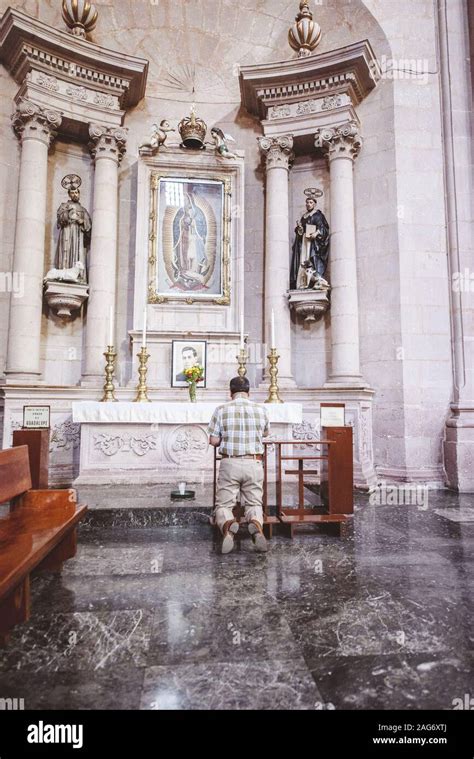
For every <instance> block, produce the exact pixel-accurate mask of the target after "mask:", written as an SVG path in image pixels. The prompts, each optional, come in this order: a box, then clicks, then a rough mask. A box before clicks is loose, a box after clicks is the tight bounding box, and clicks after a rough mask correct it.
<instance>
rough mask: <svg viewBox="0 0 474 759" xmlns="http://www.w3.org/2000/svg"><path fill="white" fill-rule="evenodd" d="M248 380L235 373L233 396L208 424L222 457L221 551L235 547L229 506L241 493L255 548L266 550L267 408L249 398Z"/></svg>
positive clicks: (235, 524) (219, 486)
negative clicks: (265, 464)
mask: <svg viewBox="0 0 474 759" xmlns="http://www.w3.org/2000/svg"><path fill="white" fill-rule="evenodd" d="M249 393H250V383H249V381H248V379H247V378H246V377H234V379H233V380H231V383H230V394H231V397H232V400H231V401H230V402H229V403H225V404H224V405H223V406H219V407H218V408H216V410H215V411H214V414H213V416H212V419H211V422H210V424H209V430H208V432H209V436H210V442H211V445H214V446H215V447H219V453H220V454H221V456H222V461H221V463H220V468H219V478H218V480H217V498H216V511H215V519H216V524H217V526H218V527H219V529H220V531H221V532H222V537H223V540H222V553H230V552H231V551H232V549H233V547H234V535H235V534H236V533H237V532H238V530H239V525H238V522H236V520H235V519H234V514H233V512H232V509H233V508H234V506H235V504H236V501H237V498H238V496H239V494H240V493H241V494H242V496H243V498H244V500H245V517H246V519H247V522H248V529H249V532H250V534H251V536H252V540H253V542H254V545H255V547H256V549H257V551H266V550H267V541H266V539H265V536H264V534H263V509H262V499H263V438H264V437H266V436H267V435H269V433H270V430H269V423H268V416H267V412H266V409H265V408H264V407H263V406H260V405H259V404H258V403H252V401H250V400H249Z"/></svg>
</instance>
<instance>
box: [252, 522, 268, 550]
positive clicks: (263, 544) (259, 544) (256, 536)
mask: <svg viewBox="0 0 474 759" xmlns="http://www.w3.org/2000/svg"><path fill="white" fill-rule="evenodd" d="M249 532H250V534H251V536H252V540H253V544H254V546H255V548H256V550H257V551H260V552H261V553H265V552H266V551H268V544H267V539H266V537H265V535H264V534H263V528H262V525H261V524H260V522H257V520H256V519H252V521H251V522H249Z"/></svg>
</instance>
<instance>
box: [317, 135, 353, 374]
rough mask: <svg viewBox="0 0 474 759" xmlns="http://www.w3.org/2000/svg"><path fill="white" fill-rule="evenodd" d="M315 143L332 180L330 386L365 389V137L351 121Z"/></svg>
mask: <svg viewBox="0 0 474 759" xmlns="http://www.w3.org/2000/svg"><path fill="white" fill-rule="evenodd" d="M315 145H316V147H318V148H322V149H323V150H324V151H325V152H326V153H327V155H328V158H329V166H330V180H331V248H330V264H331V348H332V371H331V375H330V377H329V382H328V383H326V385H327V386H329V387H338V386H340V387H347V386H351V387H353V386H356V387H361V386H364V385H365V383H364V382H363V380H362V376H361V374H360V357H359V302H358V295H357V259H356V236H355V215H354V178H353V166H354V160H355V158H356V157H357V156H358V154H359V152H360V149H361V147H362V140H361V137H360V135H359V129H358V126H357V124H356V123H355V122H349V123H347V124H343V125H341V126H338V127H334V128H324V129H320V130H318V132H317V133H316V139H315Z"/></svg>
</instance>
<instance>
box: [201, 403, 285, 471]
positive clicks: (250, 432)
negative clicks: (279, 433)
mask: <svg viewBox="0 0 474 759" xmlns="http://www.w3.org/2000/svg"><path fill="white" fill-rule="evenodd" d="M269 432H270V427H269V422H268V416H267V411H266V409H265V408H264V407H263V406H260V405H259V404H258V403H252V401H249V399H248V398H247V397H242V396H239V395H237V396H236V397H235V398H234V399H233V400H232V401H230V402H229V403H225V404H224V405H223V406H218V407H217V408H216V410H215V411H214V413H213V415H212V419H211V421H210V424H209V428H208V433H209V435H211V436H212V437H220V439H221V444H220V446H219V453H225V454H226V455H227V456H248V455H250V454H256V453H263V442H262V439H263V437H265V436H266V435H268V434H269Z"/></svg>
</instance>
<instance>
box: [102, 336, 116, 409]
mask: <svg viewBox="0 0 474 759" xmlns="http://www.w3.org/2000/svg"><path fill="white" fill-rule="evenodd" d="M104 356H105V359H106V364H105V385H104V396H103V398H102V402H103V403H111V402H113V401H116V400H117V399H116V397H115V395H114V391H115V386H114V372H115V359H116V358H117V354H116V352H115V350H114V346H113V345H108V346H107V350H106V351H105V353H104Z"/></svg>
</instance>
